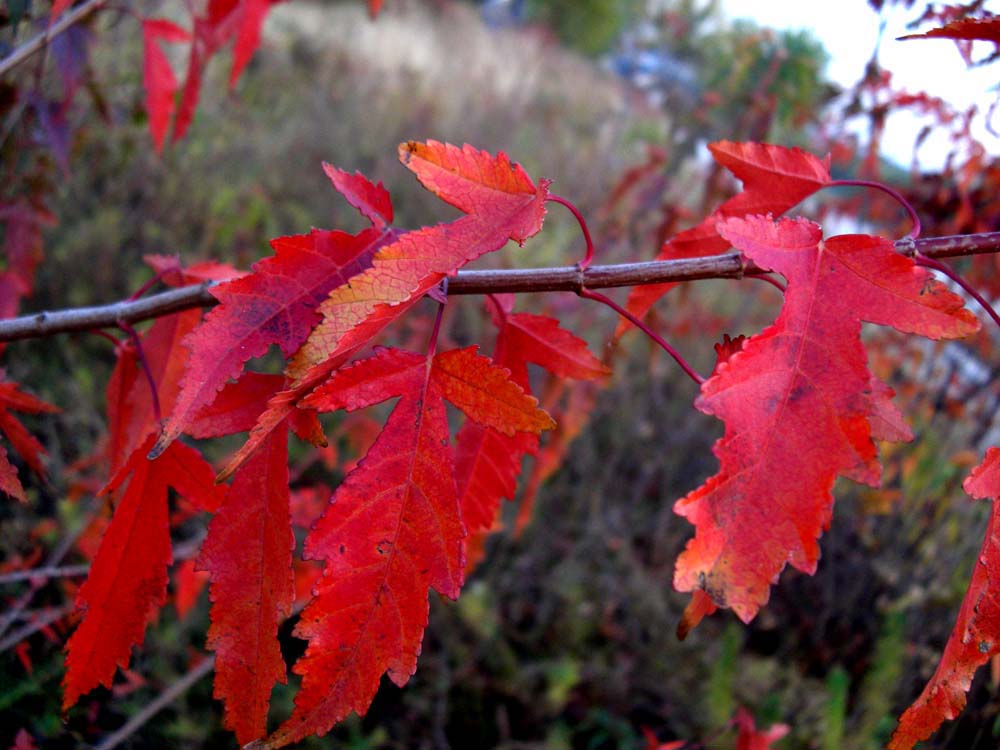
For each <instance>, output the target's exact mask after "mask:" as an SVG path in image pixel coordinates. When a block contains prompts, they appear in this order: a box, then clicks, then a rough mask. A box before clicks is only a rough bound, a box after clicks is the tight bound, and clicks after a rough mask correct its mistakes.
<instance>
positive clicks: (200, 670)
mask: <svg viewBox="0 0 1000 750" xmlns="http://www.w3.org/2000/svg"><path fill="white" fill-rule="evenodd" d="M214 668H215V657H214V656H206V657H205V658H204V659H202V660H201V661H200V662H198V663H197V664H195V665H194V666H193V667H192V668H191V669H189V670H188V671H187V672H186V673H185V674H184V676H182V677H181V678H180V679H179V680H177V682H175V683H173V684H172V685H171V686H170V687H168V688H167V689H166V690H164V691H163V692H162V693H160V694H159V695H158V696H156V697H155V698H154V699H153V700H151V701H150V702H149V703H147V704H146V707H145V708H143V709H142V710H141V711H139V712H138V713H137V714H135V716H133V717H132V718H131V719H129V720H128V721H126V722H125V723H124V724H122V726H121V727H119V728H118V729H117V730H115V731H114V732H112V733H111V734H109V735H108V736H107V737H105V738H104V739H103V740H101V742H100V743H98V744H97V745H96V746H95V749H94V750H112V748H115V747H118V746H119V745H120V744H121V743H122V742H124V741H125V740H127V739H128V738H129V737H131V736H132V735H133V734H135V733H136V732H137V731H139V730H140V729H142V727H143V726H144V725H145V724H146V722H148V721H149V720H150V719H152V718H153V717H154V716H156V714H158V713H159V712H160V711H162V710H163V709H164V708H166V707H167V706H169V705H170V704H171V703H173V702H174V701H175V700H177V699H178V698H180V697H181V696H182V695H184V693H186V692H187V691H188V688H190V687H191V686H193V685H194V684H195V683H196V682H198V681H199V680H201V679H202V678H203V677H206V676H207V675H208V674H209V673H210V672H211V671H212V670H213V669H214Z"/></svg>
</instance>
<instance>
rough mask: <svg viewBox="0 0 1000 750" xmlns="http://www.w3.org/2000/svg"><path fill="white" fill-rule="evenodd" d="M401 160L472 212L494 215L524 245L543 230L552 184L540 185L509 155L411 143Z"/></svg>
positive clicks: (446, 198) (434, 188)
mask: <svg viewBox="0 0 1000 750" xmlns="http://www.w3.org/2000/svg"><path fill="white" fill-rule="evenodd" d="M399 160H400V161H401V162H402V163H403V164H405V165H406V166H407V167H408V168H409V169H411V170H412V171H413V173H414V174H415V175H416V176H417V179H419V180H420V182H421V184H422V185H423V186H424V187H425V188H427V189H428V190H430V191H431V192H432V193H434V194H435V195H436V196H438V197H439V198H440V199H441V200H443V201H445V202H446V203H450V204H451V205H453V206H454V207H455V208H457V209H459V210H460V211H464V212H465V213H467V214H477V215H479V216H484V217H492V218H494V220H495V221H496V223H497V224H500V223H501V222H502V223H503V224H504V225H505V227H506V229H507V233H508V234H509V235H510V238H511V239H512V240H514V241H515V242H517V243H519V244H523V243H524V241H525V240H526V239H527V238H528V237H531V236H532V235H534V234H535V233H536V232H538V230H539V229H541V227H542V219H543V218H544V216H545V206H544V203H545V198H546V197H547V195H548V194H547V191H546V187H547V185H548V183H547V182H545V181H543V182H542V185H541V187H540V188H539V187H536V186H535V183H534V182H532V180H531V178H530V177H529V176H528V173H527V172H525V171H524V169H522V168H521V166H520V165H519V164H517V163H515V162H511V160H510V158H509V157H508V156H507V154H505V153H504V152H503V151H500V152H499V153H497V155H496V156H493V155H492V154H490V153H487V152H486V151H480V150H479V149H477V148H475V147H473V146H470V145H469V144H465V145H464V146H462V147H461V148H459V147H458V146H453V145H451V144H450V143H440V142H438V141H427V143H417V142H416V141H408V142H407V143H403V144H400V146H399Z"/></svg>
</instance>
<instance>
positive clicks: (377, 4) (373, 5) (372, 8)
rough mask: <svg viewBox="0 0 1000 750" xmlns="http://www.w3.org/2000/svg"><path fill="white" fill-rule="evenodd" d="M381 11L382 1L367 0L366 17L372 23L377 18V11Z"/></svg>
mask: <svg viewBox="0 0 1000 750" xmlns="http://www.w3.org/2000/svg"><path fill="white" fill-rule="evenodd" d="M381 10H382V0H368V15H369V16H371V17H372V20H373V21H374V20H375V19H376V18H378V14H379V11H381Z"/></svg>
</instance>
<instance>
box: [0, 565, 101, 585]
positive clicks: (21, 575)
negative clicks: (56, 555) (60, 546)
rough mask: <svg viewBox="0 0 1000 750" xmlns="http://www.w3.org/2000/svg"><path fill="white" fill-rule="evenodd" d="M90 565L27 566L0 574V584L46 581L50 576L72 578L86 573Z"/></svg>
mask: <svg viewBox="0 0 1000 750" xmlns="http://www.w3.org/2000/svg"><path fill="white" fill-rule="evenodd" d="M88 570H90V566H89V565H87V564H82V565H61V566H60V565H50V566H46V567H43V568H28V569H27V570H14V571H11V572H10V573H3V574H0V586H2V585H4V584H8V583H20V582H21V581H48V580H51V579H52V578H72V577H74V576H83V575H87V571H88Z"/></svg>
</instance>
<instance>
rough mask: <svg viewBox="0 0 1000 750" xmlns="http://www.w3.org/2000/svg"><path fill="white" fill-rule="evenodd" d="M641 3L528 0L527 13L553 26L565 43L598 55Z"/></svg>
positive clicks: (633, 15)
mask: <svg viewBox="0 0 1000 750" xmlns="http://www.w3.org/2000/svg"><path fill="white" fill-rule="evenodd" d="M641 7H642V2H641V1H640V0H528V15H529V17H530V18H531V19H532V20H535V21H541V22H542V23H545V24H546V25H548V26H549V27H551V28H552V29H553V30H554V31H555V32H556V34H557V35H558V37H559V39H560V40H561V41H562V42H563V43H564V44H565V45H566V46H568V47H571V48H572V49H575V50H578V51H580V52H583V53H584V54H587V55H598V54H600V53H602V52H607V51H608V50H609V49H610V48H611V46H612V45H613V44H614V43H615V42H616V41H617V40H618V36H619V34H620V33H621V32H622V30H623V29H624V28H625V27H626V26H627V25H628V23H629V22H630V21H632V20H634V19H635V18H636V16H637V13H638V11H639V10H640V8H641Z"/></svg>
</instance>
